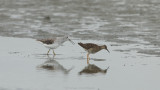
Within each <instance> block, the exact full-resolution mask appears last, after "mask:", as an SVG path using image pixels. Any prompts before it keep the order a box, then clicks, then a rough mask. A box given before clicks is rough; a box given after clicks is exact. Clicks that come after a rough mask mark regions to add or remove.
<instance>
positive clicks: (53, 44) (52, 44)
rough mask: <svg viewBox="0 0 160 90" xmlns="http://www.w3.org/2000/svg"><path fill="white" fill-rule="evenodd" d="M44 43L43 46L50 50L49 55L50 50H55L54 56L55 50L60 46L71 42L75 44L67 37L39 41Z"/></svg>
mask: <svg viewBox="0 0 160 90" xmlns="http://www.w3.org/2000/svg"><path fill="white" fill-rule="evenodd" d="M37 41H40V42H42V43H43V45H44V46H45V47H46V48H48V49H49V50H48V52H47V55H48V54H49V52H50V50H51V49H52V50H53V54H54V55H56V54H55V52H54V49H56V48H58V47H59V46H60V45H62V44H63V43H64V42H65V41H70V42H71V43H72V44H74V42H73V41H71V39H69V38H68V37H67V36H65V37H57V38H56V39H40V40H37Z"/></svg>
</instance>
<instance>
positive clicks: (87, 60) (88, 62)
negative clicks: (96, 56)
mask: <svg viewBox="0 0 160 90" xmlns="http://www.w3.org/2000/svg"><path fill="white" fill-rule="evenodd" d="M89 59H90V58H89V53H88V54H87V64H89Z"/></svg>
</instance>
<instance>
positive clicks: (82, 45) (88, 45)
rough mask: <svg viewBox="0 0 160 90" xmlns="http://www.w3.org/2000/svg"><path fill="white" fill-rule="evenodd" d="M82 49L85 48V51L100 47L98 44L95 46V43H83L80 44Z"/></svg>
mask: <svg viewBox="0 0 160 90" xmlns="http://www.w3.org/2000/svg"><path fill="white" fill-rule="evenodd" d="M78 44H79V45H80V46H81V47H83V48H84V49H86V50H88V49H90V48H97V47H99V46H98V45H96V44H93V43H86V44H83V43H78Z"/></svg>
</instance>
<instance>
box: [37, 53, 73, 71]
mask: <svg viewBox="0 0 160 90" xmlns="http://www.w3.org/2000/svg"><path fill="white" fill-rule="evenodd" d="M38 68H42V69H45V70H50V71H61V72H63V73H65V74H68V73H69V71H70V70H71V69H68V70H67V69H65V68H64V67H63V66H62V65H61V64H59V63H58V62H57V61H56V60H55V59H54V57H52V58H51V57H49V56H48V58H47V61H45V62H44V63H43V64H41V65H39V66H38Z"/></svg>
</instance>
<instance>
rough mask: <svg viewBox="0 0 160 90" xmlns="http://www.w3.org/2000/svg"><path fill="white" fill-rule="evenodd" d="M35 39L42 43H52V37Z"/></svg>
mask: <svg viewBox="0 0 160 90" xmlns="http://www.w3.org/2000/svg"><path fill="white" fill-rule="evenodd" d="M37 41H40V42H42V43H44V44H53V43H54V41H55V40H54V39H40V40H37Z"/></svg>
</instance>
